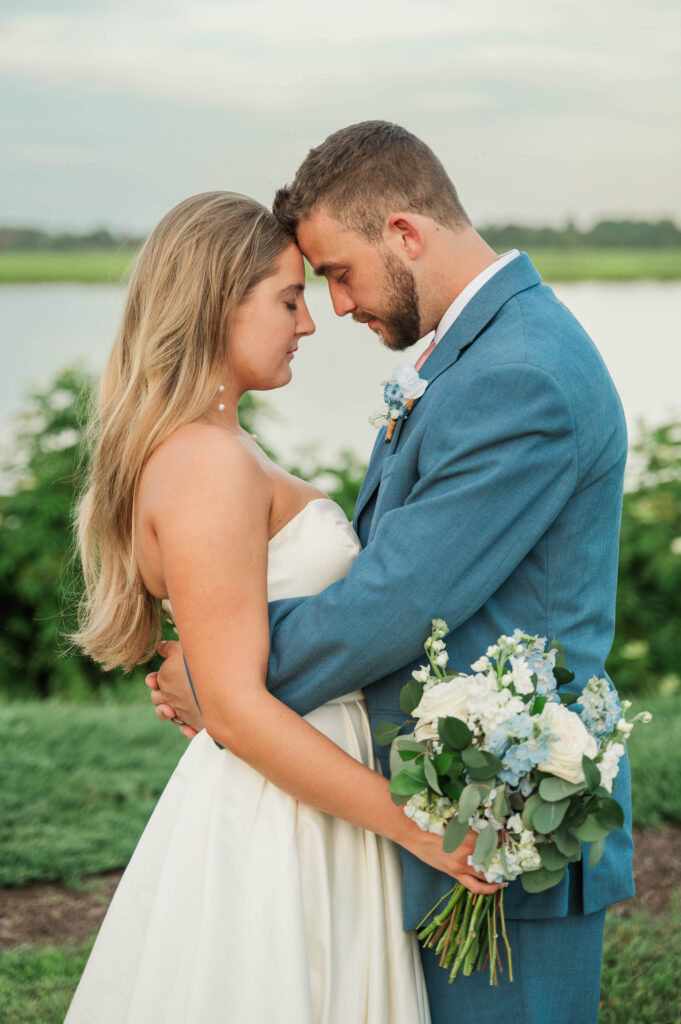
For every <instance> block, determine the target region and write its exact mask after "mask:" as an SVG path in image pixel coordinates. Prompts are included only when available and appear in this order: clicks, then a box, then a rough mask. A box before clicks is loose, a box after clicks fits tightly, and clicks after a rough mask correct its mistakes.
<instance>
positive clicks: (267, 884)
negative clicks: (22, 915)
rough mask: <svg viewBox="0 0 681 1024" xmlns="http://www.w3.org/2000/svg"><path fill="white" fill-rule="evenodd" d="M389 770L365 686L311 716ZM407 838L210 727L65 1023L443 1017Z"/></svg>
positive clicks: (176, 778) (163, 809) (146, 847)
mask: <svg viewBox="0 0 681 1024" xmlns="http://www.w3.org/2000/svg"><path fill="white" fill-rule="evenodd" d="M307 718H308V720H309V721H311V722H312V724H313V725H315V726H316V727H317V728H318V729H319V730H320V731H322V732H324V733H325V734H326V735H327V736H329V737H330V738H331V739H332V740H333V741H334V742H335V743H337V744H338V745H339V746H340V747H342V748H343V749H344V750H346V751H347V752H348V753H349V754H351V755H352V756H353V757H355V758H357V759H358V760H360V761H362V762H363V763H365V764H368V765H370V766H372V767H373V766H374V760H373V751H372V745H371V733H370V729H369V721H368V718H367V713H366V707H365V704H364V699H363V697H362V694H361V692H359V691H357V692H356V693H354V694H350V695H349V696H348V697H346V698H343V699H342V700H340V701H333V702H331V703H329V704H325V705H324V706H323V707H321V708H318V709H317V710H316V711H314V712H312V713H311V714H310V715H308V716H307ZM429 1019H430V1018H429V1014H428V1003H427V996H426V991H425V986H424V982H423V975H422V971H421V961H420V955H419V950H418V944H417V940H416V936H415V934H414V933H413V932H405V931H404V930H403V928H402V906H401V871H400V863H399V857H398V854H397V850H396V849H395V847H394V846H393V845H392V844H391V843H390V842H388V841H387V840H385V839H383V838H381V837H378V836H376V835H374V834H373V833H370V832H364V831H363V830H361V829H358V828H355V827H354V826H352V825H349V824H347V822H344V821H341V820H339V819H337V818H333V817H330V816H329V815H327V814H323V813H321V812H320V811H315V810H312V809H311V808H309V807H305V806H303V805H302V804H299V803H297V802H296V801H295V800H293V799H292V798H291V797H290V796H288V795H286V794H285V793H282V792H281V790H279V789H277V788H276V787H275V786H274V785H272V784H271V783H269V782H267V781H266V780H265V779H264V778H263V777H262V776H261V775H258V773H257V772H255V771H254V770H253V769H252V768H250V767H249V766H248V765H246V764H244V762H242V761H240V760H239V759H238V758H236V757H235V756H234V755H233V754H230V753H229V751H227V750H220V749H219V748H218V747H217V746H216V745H215V744H214V743H213V741H212V740H211V739H210V737H209V736H208V735H207V734H206V733H205V732H202V733H200V734H199V735H198V736H197V737H196V738H195V739H194V740H193V741H192V742H191V743H190V744H189V747H188V749H187V751H186V753H185V754H184V756H183V757H182V759H181V761H180V763H179V764H178V766H177V768H176V770H175V772H174V773H173V775H172V777H171V779H170V781H169V782H168V785H167V787H166V789H165V791H164V792H163V795H162V796H161V799H160V800H159V802H158V804H157V806H156V809H155V810H154V813H153V814H152V816H151V818H150V820H149V823H148V825H147V827H146V829H145V831H144V833H143V835H142V837H141V839H140V841H139V844H138V846H137V849H136V850H135V853H134V854H133V857H132V859H131V861H130V863H129V865H128V867H127V870H126V871H125V874H124V875H123V877H122V879H121V881H120V884H119V886H118V889H117V890H116V893H115V895H114V898H113V901H112V903H111V906H110V908H109V911H108V913H107V916H106V918H105V920H104V923H103V925H102V928H101V930H100V932H99V935H98V937H97V941H96V943H95V946H94V949H93V951H92V954H91V956H90V959H89V961H88V963H87V966H86V968H85V972H84V974H83V977H82V979H81V982H80V985H79V987H78V990H77V992H76V994H75V996H74V999H73V1002H72V1004H71V1008H70V1010H69V1012H68V1015H67V1018H66V1024H222V1022H228V1021H229V1022H233V1024H282V1022H286V1024H288V1022H290V1024H428V1022H429Z"/></svg>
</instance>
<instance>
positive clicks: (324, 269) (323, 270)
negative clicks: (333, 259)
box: [312, 263, 345, 277]
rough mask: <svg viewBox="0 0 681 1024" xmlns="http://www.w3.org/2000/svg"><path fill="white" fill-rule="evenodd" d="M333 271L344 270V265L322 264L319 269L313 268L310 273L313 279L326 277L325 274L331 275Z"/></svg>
mask: <svg viewBox="0 0 681 1024" xmlns="http://www.w3.org/2000/svg"><path fill="white" fill-rule="evenodd" d="M335 270H345V264H344V263H322V264H321V266H319V267H313V268H312V272H313V274H314V276H315V277H326V276H327V274H331V273H333V271H335Z"/></svg>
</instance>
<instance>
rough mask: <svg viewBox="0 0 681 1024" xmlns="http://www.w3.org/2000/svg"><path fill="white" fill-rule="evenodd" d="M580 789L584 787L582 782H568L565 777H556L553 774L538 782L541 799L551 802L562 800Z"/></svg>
mask: <svg viewBox="0 0 681 1024" xmlns="http://www.w3.org/2000/svg"><path fill="white" fill-rule="evenodd" d="M580 789H584V783H583V782H568V781H567V779H558V778H556V777H555V776H553V777H551V778H548V779H542V780H541V782H540V783H539V796H540V797H541V798H542V800H548V801H549V802H552V801H554V800H562V799H563V798H564V797H566V796H572V794H573V793H579V791H580Z"/></svg>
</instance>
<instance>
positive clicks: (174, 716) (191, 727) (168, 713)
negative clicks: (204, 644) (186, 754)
mask: <svg viewBox="0 0 681 1024" xmlns="http://www.w3.org/2000/svg"><path fill="white" fill-rule="evenodd" d="M157 650H158V653H159V654H160V655H161V657H162V658H163V659H164V661H163V665H162V666H161V668H160V670H159V671H158V672H151V673H150V674H149V675H148V676H147V677H146V679H145V682H146V684H147V686H148V687H149V688H150V690H151V693H150V697H151V702H152V704H154V706H155V708H156V714H157V715H158V717H159V718H160V719H162V720H163V721H176V723H177V724H178V725H179V726H180V731H181V733H182V734H183V736H186V737H187V739H192V738H193V737H194V736H196V734H197V732H198V731H199V730H200V729H203V727H204V722H203V718H202V716H201V712H200V711H199V709H198V708H197V706H196V701H195V700H194V694H193V693H192V690H191V687H190V685H189V679H188V677H187V670H186V668H185V664H184V658H183V656H182V647H181V645H180V644H179V643H178V642H177V641H176V640H167V641H164V640H162V641H161V643H160V644H159V645H158V648H157ZM178 719H179V721H178Z"/></svg>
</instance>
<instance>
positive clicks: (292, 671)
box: [268, 253, 633, 928]
mask: <svg viewBox="0 0 681 1024" xmlns="http://www.w3.org/2000/svg"><path fill="white" fill-rule="evenodd" d="M420 372H421V376H422V377H424V378H425V379H427V380H428V381H429V385H428V388H427V390H426V392H425V394H424V395H423V397H422V398H421V399H419V400H418V401H417V403H416V404H415V406H414V408H413V410H412V412H411V414H410V415H409V417H408V419H406V420H404V421H401V422H400V423H399V424H398V426H397V429H396V431H395V435H394V437H393V439H392V441H391V442H390V443H385V430H383V431H381V433H380V434H379V436H378V439H377V441H376V445H375V448H374V451H373V454H372V457H371V462H370V464H369V468H368V472H367V475H366V479H365V481H364V484H363V486H362V490H361V492H360V495H359V499H358V502H357V507H356V511H355V528H356V529H357V532H358V533H359V537H360V540H361V542H362V547H363V550H362V551H361V553H360V555H359V556H358V558H357V560H356V562H355V563H354V565H353V567H352V569H351V571H350V573H349V575H348V576H347V577H346V578H345V579H343V580H339V581H338V582H337V583H335V584H333V585H332V586H330V587H328V588H327V589H326V590H324V591H323V592H322V593H321V594H318V595H315V596H313V597H309V598H304V599H302V600H300V599H297V600H292V601H278V602H273V603H272V604H271V605H270V617H271V627H272V649H271V655H270V667H269V683H268V685H269V686H270V689H271V690H272V692H273V693H275V694H276V696H277V697H278V698H279V699H280V700H282V701H284V702H285V703H286V704H288V705H289V706H290V707H292V708H293V709H294V710H296V711H297V712H299V713H300V714H305V713H307V712H308V711H310V710H312V709H313V708H315V707H317V706H318V705H320V704H322V703H323V702H325V701H327V700H330V699H333V698H334V697H338V696H340V695H342V694H344V693H347V692H349V691H351V690H353V689H355V688H357V687H363V688H364V692H365V694H366V701H367V706H368V710H369V715H370V718H371V720H372V725H375V724H376V723H377V722H380V721H383V720H393V721H395V722H400V721H403V720H404V715H403V714H402V712H401V711H400V710H399V693H400V690H401V688H402V686H403V685H404V683H405V682H406V681H407V680H408V679H409V677H410V672H411V670H412V669H414V668H416V667H417V666H418V665H419V664H420V663H423V662H424V661H425V656H424V654H423V641H424V639H425V637H426V636H427V635H428V633H429V631H430V620H431V619H432V618H434V617H439V618H443V619H445V620H446V621H447V623H448V625H449V628H450V630H451V633H450V635H449V638H448V640H447V645H448V650H449V655H450V667H452V668H458V669H461V670H462V671H467V670H468V668H469V666H470V664H471V662H472V661H474V660H475V659H476V658H477V657H479V656H480V655H481V654H483V653H484V651H485V650H486V648H487V646H488V645H489V644H490V643H492V642H493V641H494V640H495V639H496V638H497V637H498V636H499V635H500V634H501V633H510V632H511V631H512V630H513V629H514V628H515V627H520V628H521V629H523V630H525V631H526V632H528V633H531V634H540V635H541V636H546V637H548V638H549V639H550V638H551V637H553V636H556V637H558V638H559V639H560V640H561V641H562V643H563V645H564V647H565V651H566V655H567V663H568V666H569V667H570V668H571V669H572V670H573V671H574V672H575V673H576V679H575V681H574V683H572V684H571V688H572V689H575V690H579V689H581V687H582V686H583V685H584V684H585V683H586V682H587V680H588V679H589V677H590V676H592V675H597V676H602V675H604V674H605V669H604V663H605V659H606V657H607V655H608V652H609V650H610V647H611V644H612V638H613V630H614V612H615V591H616V582H617V556H618V538H619V524H620V512H621V501H622V479H623V471H624V464H625V461H626V457H627V438H626V427H625V422H624V416H623V412H622V407H621V404H620V401H619V398H618V395H617V392H616V390H615V387H614V385H613V383H612V381H611V379H610V376H609V375H608V372H607V370H606V368H605V365H604V364H603V361H602V359H601V357H600V355H599V354H598V352H597V350H596V348H595V347H594V345H593V343H592V342H591V341H590V339H589V338H588V336H587V335H586V334H585V332H584V331H583V329H582V328H581V327H580V325H579V324H578V323H577V321H576V320H575V318H574V317H573V316H572V314H571V313H570V312H569V311H568V310H567V309H566V307H565V306H564V305H563V304H562V303H561V302H559V301H558V299H557V298H556V297H555V295H554V294H553V292H552V291H551V290H550V288H547V287H546V286H545V285H542V283H541V278H540V276H539V275H538V273H537V271H536V270H535V269H534V267H533V266H532V263H531V262H530V260H529V258H528V257H527V255H526V254H524V253H523V254H521V255H520V256H519V257H517V258H516V259H515V260H513V261H512V262H511V263H509V264H508V265H506V266H505V267H503V268H502V269H501V270H500V271H498V272H497V274H496V275H495V276H494V277H493V278H492V279H491V280H490V281H489V282H488V283H487V284H485V285H484V287H483V288H482V289H481V290H480V291H479V292H478V293H477V294H476V295H475V296H474V297H473V299H472V300H471V301H470V302H469V304H468V305H467V306H466V307H465V309H464V310H463V311H462V313H461V315H460V316H459V317H458V319H457V320H456V321H455V323H454V324H453V326H452V327H451V329H450V330H449V331H448V332H447V334H446V335H445V336H444V337H443V338H442V339H441V341H440V342H439V344H438V346H437V348H436V349H435V350H434V351H433V353H432V354H431V356H430V357H429V358H428V360H427V361H426V363H425V364H424V366H423V368H422V369H421V371H420ZM376 752H377V755H378V756H379V758H380V759H381V762H382V766H383V770H384V772H385V773H386V774H387V753H388V752H387V750H386V749H385V748H378V749H377V751H376ZM614 795H615V796H616V798H617V799H618V800H619V801H620V802H621V803H622V805H623V807H624V809H625V814H626V819H627V821H626V826H625V828H624V829H623V830H619V831H617V832H613V833H611V835H610V837H609V838H608V841H607V843H606V851H605V854H604V856H603V859H602V860H601V862H600V864H599V865H598V866H597V867H596V868H594V869H593V870H589V869H588V868H587V867H585V868H584V871H583V872H582V871H575V872H574V879H575V881H576V882H577V884H580V885H582V886H583V907H584V911H585V913H591V912H593V911H595V910H598V909H600V908H602V907H604V906H607V905H608V904H610V903H613V902H615V901H617V900H621V899H625V898H627V897H628V896H631V895H632V894H633V880H632V863H631V862H632V841H631V814H630V786H629V770H628V765H627V764H625V765H624V766H623V767H622V768H621V769H620V774H619V776H618V781H617V786H616V790H615V793H614ZM400 853H401V855H402V861H403V877H404V918H405V927H408V928H411V927H414V926H415V924H416V923H417V922H418V921H419V920H420V919H421V918H422V917H423V915H424V914H425V913H426V912H427V911H428V910H429V909H430V907H431V906H432V905H433V904H434V903H435V902H436V900H437V899H438V898H439V897H440V895H442V893H443V892H444V891H445V890H446V889H447V888H448V887H449V886H450V883H451V880H450V879H449V878H447V877H446V876H444V875H442V874H440V873H438V872H436V871H434V870H433V869H431V868H429V867H427V866H426V865H425V864H423V863H422V862H421V861H418V860H417V859H416V858H414V857H413V856H411V855H410V854H408V853H406V852H405V851H403V850H401V851H400ZM587 862H588V856H587ZM582 876H583V881H582V880H581V879H582ZM573 884H575V883H574V882H573ZM567 895H568V876H566V878H565V879H564V880H563V882H562V883H561V885H559V886H557V887H555V888H554V889H551V890H548V891H547V892H545V893H540V894H537V895H527V894H526V893H525V892H524V891H523V889H522V887H521V886H520V883H519V882H516V883H514V884H513V885H511V886H510V887H509V889H508V892H507V895H506V899H505V906H506V910H507V915H508V916H509V917H511V918H513V917H515V918H534V917H560V916H564V915H565V914H566V913H567V908H568V899H567Z"/></svg>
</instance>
